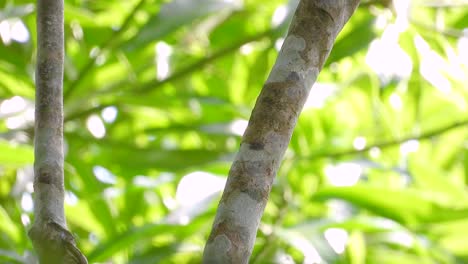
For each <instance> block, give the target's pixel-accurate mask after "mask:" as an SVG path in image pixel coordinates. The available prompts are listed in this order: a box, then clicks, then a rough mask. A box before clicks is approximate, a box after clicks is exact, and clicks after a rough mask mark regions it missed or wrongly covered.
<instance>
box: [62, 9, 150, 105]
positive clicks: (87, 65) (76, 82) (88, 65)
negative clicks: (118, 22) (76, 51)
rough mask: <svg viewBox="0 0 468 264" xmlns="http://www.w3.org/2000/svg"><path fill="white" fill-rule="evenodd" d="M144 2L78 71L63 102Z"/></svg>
mask: <svg viewBox="0 0 468 264" xmlns="http://www.w3.org/2000/svg"><path fill="white" fill-rule="evenodd" d="M145 1H146V0H140V2H138V4H137V5H136V6H135V7H134V8H133V9H132V10H131V11H130V13H129V14H128V15H127V17H126V18H125V20H124V22H123V23H122V26H120V28H119V29H118V30H116V31H114V33H113V34H112V35H111V36H110V37H109V38H108V39H107V40H106V41H105V42H104V43H102V44H101V47H100V50H99V52H98V54H96V55H95V56H94V57H91V58H90V59H89V60H88V63H87V64H86V65H85V66H84V67H83V68H82V69H81V70H80V72H79V73H78V76H76V79H75V80H74V81H73V82H72V83H71V84H70V86H69V87H68V89H66V91H65V94H64V101H67V99H68V98H69V97H70V96H71V94H72V93H73V92H74V91H75V90H76V87H78V85H79V84H80V83H81V81H82V80H83V79H85V77H86V75H88V73H89V72H90V71H91V69H93V67H94V65H95V64H96V59H97V58H98V57H99V55H101V54H102V51H103V50H106V49H107V48H109V46H110V45H112V43H113V42H114V41H115V40H116V39H117V38H119V37H120V35H121V34H122V33H123V32H125V30H126V29H127V28H128V27H129V26H130V22H132V20H133V18H134V17H135V13H136V12H137V11H138V10H140V8H141V7H142V6H143V4H144V3H145Z"/></svg>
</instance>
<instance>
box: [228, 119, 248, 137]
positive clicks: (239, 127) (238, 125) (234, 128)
mask: <svg viewBox="0 0 468 264" xmlns="http://www.w3.org/2000/svg"><path fill="white" fill-rule="evenodd" d="M248 123H249V122H248V121H247V120H240V119H238V120H234V121H233V122H232V123H231V124H230V125H229V130H230V132H231V133H232V134H234V135H238V136H242V135H243V134H244V132H245V129H246V128H247V125H248Z"/></svg>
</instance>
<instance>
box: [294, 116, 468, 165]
mask: <svg viewBox="0 0 468 264" xmlns="http://www.w3.org/2000/svg"><path fill="white" fill-rule="evenodd" d="M466 125H468V120H463V121H459V122H454V123H452V124H450V125H447V126H445V127H441V128H438V129H434V130H431V131H428V132H425V133H422V134H420V135H410V136H407V137H403V138H400V139H394V140H389V141H383V142H378V143H375V144H372V145H369V146H367V147H365V148H363V149H347V150H341V151H334V152H319V153H315V154H312V155H310V156H305V157H299V158H298V159H299V160H313V159H322V158H339V157H342V156H349V155H355V154H359V153H363V152H367V151H369V150H371V149H373V148H379V149H384V148H389V147H392V146H395V145H399V144H402V143H405V142H406V141H409V140H425V139H430V138H432V137H435V136H439V135H441V134H444V133H446V132H449V131H451V130H453V129H456V128H460V127H463V126H466Z"/></svg>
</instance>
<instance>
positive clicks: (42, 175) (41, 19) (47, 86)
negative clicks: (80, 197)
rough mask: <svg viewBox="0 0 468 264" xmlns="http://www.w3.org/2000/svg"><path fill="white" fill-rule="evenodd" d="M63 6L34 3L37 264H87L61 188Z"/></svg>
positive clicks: (51, 1) (51, 0)
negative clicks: (70, 226) (70, 228)
mask: <svg viewBox="0 0 468 264" xmlns="http://www.w3.org/2000/svg"><path fill="white" fill-rule="evenodd" d="M63 41H64V40H63V0H38V1H37V45H38V47H37V68H36V113H35V115H36V117H35V134H34V142H35V144H34V155H35V160H34V194H35V196H34V214H35V219H34V224H33V226H32V228H31V230H30V231H29V236H30V237H31V240H32V242H33V245H34V248H35V249H36V252H37V254H38V256H39V260H40V263H41V264H46V263H47V264H59V263H60V264H64V263H65V264H85V263H87V261H86V258H85V257H84V256H83V255H82V254H81V253H80V251H79V250H78V249H77V248H76V246H75V242H74V239H73V236H72V235H71V234H70V232H68V231H67V230H66V221H65V215H64V207H63V201H64V184H63V102H62V85H63V84H62V83H63V57H64V46H63Z"/></svg>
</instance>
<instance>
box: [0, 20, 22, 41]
mask: <svg viewBox="0 0 468 264" xmlns="http://www.w3.org/2000/svg"><path fill="white" fill-rule="evenodd" d="M0 38H1V39H2V41H3V43H4V44H5V45H9V44H10V43H11V42H12V41H16V42H20V43H26V42H28V40H29V31H28V29H27V28H26V26H25V25H24V23H23V21H21V20H20V19H19V18H11V19H7V20H3V21H1V22H0Z"/></svg>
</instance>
